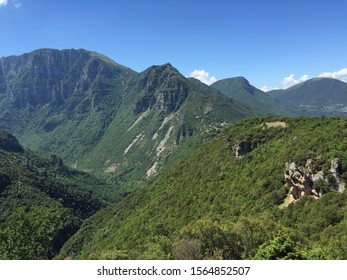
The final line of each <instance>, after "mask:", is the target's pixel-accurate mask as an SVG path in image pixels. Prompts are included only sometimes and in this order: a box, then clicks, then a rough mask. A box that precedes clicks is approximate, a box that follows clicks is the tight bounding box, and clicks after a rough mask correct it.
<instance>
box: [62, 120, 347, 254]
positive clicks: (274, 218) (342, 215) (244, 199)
mask: <svg viewBox="0 0 347 280" xmlns="http://www.w3.org/2000/svg"><path fill="white" fill-rule="evenodd" d="M346 134H347V122H346V120H345V119H332V118H319V119H318V118H270V117H268V118H256V119H248V120H244V121H240V122H238V123H236V124H234V125H231V126H230V127H229V128H228V129H226V130H225V131H224V132H223V133H221V134H220V135H219V136H217V137H216V138H215V139H213V140H211V141H209V142H207V143H205V144H204V145H202V147H201V148H199V149H198V150H196V151H195V152H193V153H192V154H190V155H189V156H188V157H187V158H186V159H184V160H182V161H180V162H179V163H177V164H175V165H174V166H173V167H172V168H170V169H169V170H167V171H166V172H164V174H162V175H161V176H159V177H158V179H157V180H156V181H155V182H154V183H153V184H152V185H151V186H149V187H147V188H146V189H143V190H140V191H137V192H135V193H133V194H132V195H130V196H128V197H126V198H125V199H124V200H122V201H121V202H119V203H117V204H115V205H113V206H110V207H108V208H106V209H105V210H101V211H100V212H98V213H97V214H95V215H94V216H93V217H91V218H90V219H89V220H88V221H87V222H86V223H85V224H84V226H83V227H82V228H81V230H79V231H78V232H77V233H76V234H75V235H74V236H73V237H72V238H71V239H70V240H69V241H68V242H67V243H66V244H65V246H64V247H63V249H62V251H61V252H60V255H59V257H60V258H64V257H73V258H82V259H86V258H98V259H103V258H121V259H122V258H140V259H146V258H150V259H151V258H159V259H167V258H178V259H180V258H184V259H199V258H205V259H210V258H212V259H220V258H222V259H250V258H271V259H272V258H273V259H280V258H282V259H286V258H287V259H288V258H290V259H295V258H299V259H302V258H309V259H326V258H328V259H345V258H346V257H347V256H346V249H347V248H346V244H347V243H346V236H347V235H346V234H347V223H346V219H347V216H346V213H347V212H346V207H347V204H346V202H347V200H346V198H347V197H346V191H344V189H345V182H346V179H347V152H346V151H347V141H346V139H347V138H346V136H347V135H346ZM241 154H243V155H242V156H240V155H241ZM237 155H238V156H237ZM297 174H299V175H300V176H302V178H304V183H303V185H300V184H299V179H300V180H301V177H300V176H299V177H300V178H299V177H296V176H297ZM288 176H290V177H288ZM288 178H289V179H288ZM292 182H294V183H295V184H296V185H295V186H294V185H292ZM298 186H299V187H300V188H301V192H299V197H295V195H296V193H295V191H294V190H295V188H296V187H298ZM293 197H294V198H295V199H294V202H292V203H290V204H289V201H290V199H292V200H291V201H293ZM288 205H289V206H288Z"/></svg>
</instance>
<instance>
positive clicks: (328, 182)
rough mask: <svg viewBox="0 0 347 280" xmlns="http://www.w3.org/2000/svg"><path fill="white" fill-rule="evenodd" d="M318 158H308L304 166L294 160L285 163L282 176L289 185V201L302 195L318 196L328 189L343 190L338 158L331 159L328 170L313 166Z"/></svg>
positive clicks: (296, 199)
mask: <svg viewBox="0 0 347 280" xmlns="http://www.w3.org/2000/svg"><path fill="white" fill-rule="evenodd" d="M316 160H321V159H320V158H316V159H309V160H307V161H306V164H305V166H299V165H297V164H296V163H295V162H287V163H286V164H285V172H284V178H285V180H286V183H287V185H288V186H289V203H293V202H296V201H298V200H299V199H300V198H301V197H303V196H311V197H313V198H316V199H317V198H319V197H321V196H322V195H323V194H324V193H326V192H328V191H338V192H341V193H342V192H343V191H344V190H345V183H344V182H343V181H342V180H341V178H340V173H339V159H337V158H336V159H333V160H332V161H331V167H330V169H329V170H323V169H322V167H319V166H318V167H315V164H314V163H315V161H316Z"/></svg>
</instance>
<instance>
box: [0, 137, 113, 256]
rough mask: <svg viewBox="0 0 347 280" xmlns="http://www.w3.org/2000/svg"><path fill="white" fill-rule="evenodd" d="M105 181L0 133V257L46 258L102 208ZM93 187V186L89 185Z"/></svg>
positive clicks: (55, 251) (56, 251)
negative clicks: (99, 192)
mask: <svg viewBox="0 0 347 280" xmlns="http://www.w3.org/2000/svg"><path fill="white" fill-rule="evenodd" d="M102 184H104V183H103V182H101V181H99V180H98V179H95V178H93V177H92V176H90V175H88V174H85V173H82V172H79V171H75V170H71V169H69V168H67V167H66V166H65V165H64V164H63V161H62V159H61V158H59V157H57V156H54V155H52V156H51V157H50V158H48V159H46V158H43V157H41V156H39V155H38V154H37V153H35V152H33V151H30V150H26V149H23V148H22V146H21V145H20V144H19V143H18V141H17V139H16V138H15V137H14V136H12V135H10V134H8V133H6V132H3V131H0V259H50V258H52V257H54V256H55V255H56V254H57V253H58V252H59V250H60V248H61V246H62V245H63V244H64V243H65V241H66V240H67V239H68V238H69V237H71V236H72V235H73V234H74V233H75V232H76V231H77V230H78V229H79V227H80V226H81V225H82V222H83V221H84V220H85V219H86V218H88V217H89V216H91V215H92V214H94V213H95V212H96V211H98V210H99V209H101V207H103V206H105V205H106V203H105V202H103V200H102V199H100V198H98V196H96V195H95V194H93V188H96V187H97V186H98V185H102ZM91 186H93V187H91Z"/></svg>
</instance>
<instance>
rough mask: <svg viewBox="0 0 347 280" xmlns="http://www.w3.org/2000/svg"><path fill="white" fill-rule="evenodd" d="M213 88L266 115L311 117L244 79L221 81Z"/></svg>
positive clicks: (297, 107) (302, 110)
mask: <svg viewBox="0 0 347 280" xmlns="http://www.w3.org/2000/svg"><path fill="white" fill-rule="evenodd" d="M211 87H212V88H214V89H218V90H220V92H221V93H222V94H224V95H225V96H228V97H230V98H232V99H234V100H237V101H240V102H243V103H245V104H247V105H248V106H251V107H255V108H258V109H260V110H263V111H264V112H265V114H264V115H282V116H305V115H310V113H309V112H308V111H305V110H304V109H302V108H300V107H299V106H296V105H294V104H288V103H287V102H284V101H280V100H278V99H275V98H273V97H271V96H270V95H268V94H267V93H265V92H263V91H261V90H259V89H257V88H255V87H254V86H252V85H250V84H249V82H248V81H247V80H246V79H245V78H243V77H236V78H228V79H223V80H219V81H217V82H215V83H213V84H212V85H211Z"/></svg>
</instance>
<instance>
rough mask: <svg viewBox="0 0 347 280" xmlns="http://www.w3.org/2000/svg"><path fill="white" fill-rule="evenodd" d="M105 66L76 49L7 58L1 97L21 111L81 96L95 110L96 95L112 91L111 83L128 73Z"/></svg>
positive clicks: (1, 63)
mask: <svg viewBox="0 0 347 280" xmlns="http://www.w3.org/2000/svg"><path fill="white" fill-rule="evenodd" d="M105 62H106V61H105V60H104V59H103V58H102V57H101V56H97V55H93V53H91V52H88V51H85V50H73V49H71V50H63V51H59V50H51V49H42V50H37V51H34V52H31V53H27V54H24V55H21V56H10V57H4V58H1V59H0V95H2V96H3V97H2V98H3V99H8V100H9V101H10V102H11V104H12V105H13V107H14V108H17V109H23V108H32V109H33V108H36V107H37V106H42V105H45V104H50V105H52V106H60V105H63V104H65V103H66V102H68V101H69V99H71V98H73V97H77V96H79V95H84V97H85V98H88V99H89V102H88V103H89V105H90V106H89V108H91V107H93V106H94V107H95V106H97V105H96V104H95V103H96V101H95V96H94V95H93V92H96V91H97V90H99V89H100V87H103V88H107V87H110V82H111V81H108V80H107V79H113V78H115V77H117V76H119V75H122V74H125V73H126V72H127V71H126V68H122V67H119V68H118V69H117V68H115V67H112V66H111V65H110V64H109V63H105ZM113 66H114V65H113ZM100 76H102V77H103V84H101V83H100V82H101V81H99V79H98V77H100ZM93 98H94V99H93ZM92 99H93V100H94V104H93V106H91V103H92ZM72 103H74V104H73V105H72V106H71V109H74V108H75V107H77V106H76V105H78V104H76V101H75V102H72ZM74 105H75V106H74Z"/></svg>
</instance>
